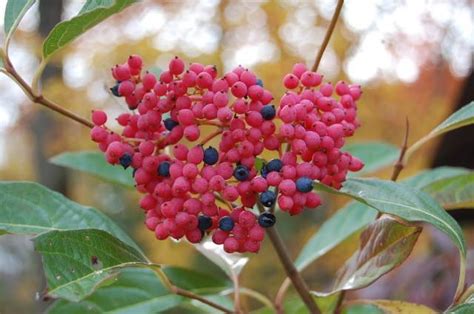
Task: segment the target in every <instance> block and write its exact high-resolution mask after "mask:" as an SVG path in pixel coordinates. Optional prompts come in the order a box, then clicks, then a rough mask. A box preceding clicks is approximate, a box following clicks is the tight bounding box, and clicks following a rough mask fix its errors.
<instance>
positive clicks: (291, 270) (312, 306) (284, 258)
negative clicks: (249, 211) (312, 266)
mask: <svg viewBox="0 0 474 314" xmlns="http://www.w3.org/2000/svg"><path fill="white" fill-rule="evenodd" d="M257 206H258V209H259V211H260V212H263V211H265V209H264V208H263V206H262V204H260V203H258V202H257ZM267 234H268V237H269V238H270V241H271V242H272V244H273V247H274V248H275V251H276V252H277V255H278V258H279V259H280V262H281V263H282V265H283V268H285V271H286V274H287V276H288V277H289V278H290V280H291V282H292V283H293V286H294V287H295V289H296V291H297V292H298V294H299V295H300V297H301V299H302V300H303V302H304V303H305V305H306V307H307V308H308V310H309V312H310V313H311V314H319V313H321V312H320V310H319V308H318V306H317V305H316V303H315V302H314V299H313V297H312V296H311V294H310V293H309V288H308V286H307V285H306V283H305V282H304V280H303V278H302V277H301V274H300V273H299V272H298V270H297V269H296V267H295V265H294V264H293V262H292V261H291V257H290V255H289V254H288V249H287V247H286V246H285V244H284V243H283V241H282V239H281V237H280V235H279V234H278V231H277V230H276V229H275V227H274V226H273V227H270V228H267Z"/></svg>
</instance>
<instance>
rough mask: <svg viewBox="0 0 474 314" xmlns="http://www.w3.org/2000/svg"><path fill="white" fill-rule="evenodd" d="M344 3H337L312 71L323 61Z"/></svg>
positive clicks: (342, 0)
mask: <svg viewBox="0 0 474 314" xmlns="http://www.w3.org/2000/svg"><path fill="white" fill-rule="evenodd" d="M343 4H344V0H338V1H337V5H336V10H335V11H334V14H333V16H332V19H331V23H330V24H329V27H328V30H327V31H326V35H325V36H324V40H323V43H322V44H321V48H319V51H318V55H317V56H316V60H315V61H314V64H313V67H312V68H311V71H313V72H316V71H317V70H318V67H319V63H320V62H321V59H322V58H323V54H324V51H325V50H326V47H327V46H328V43H329V39H331V35H332V33H333V31H334V28H335V27H336V23H337V19H338V18H339V15H340V14H341V9H342V5H343Z"/></svg>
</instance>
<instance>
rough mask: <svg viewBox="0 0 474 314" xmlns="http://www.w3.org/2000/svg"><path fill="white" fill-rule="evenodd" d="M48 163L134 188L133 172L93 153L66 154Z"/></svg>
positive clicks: (99, 154)
mask: <svg viewBox="0 0 474 314" xmlns="http://www.w3.org/2000/svg"><path fill="white" fill-rule="evenodd" d="M50 162H51V163H53V164H55V165H58V166H63V167H67V168H71V169H74V170H79V171H83V172H86V173H89V174H91V175H93V176H96V177H98V178H100V179H102V180H104V181H107V182H110V183H114V184H119V185H121V186H124V187H127V188H133V187H134V184H135V182H134V180H133V176H132V173H133V170H132V169H131V168H128V169H126V170H125V169H123V168H122V167H121V166H112V165H111V164H109V163H107V161H106V160H105V158H104V154H102V153H100V152H93V151H79V152H66V153H62V154H59V155H56V156H54V157H52V158H51V159H50Z"/></svg>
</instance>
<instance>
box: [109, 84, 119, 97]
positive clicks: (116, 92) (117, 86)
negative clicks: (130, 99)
mask: <svg viewBox="0 0 474 314" xmlns="http://www.w3.org/2000/svg"><path fill="white" fill-rule="evenodd" d="M118 88H119V84H118V83H117V84H115V85H114V86H113V87H111V88H110V91H111V92H112V95H114V96H115V97H120V93H119V91H118Z"/></svg>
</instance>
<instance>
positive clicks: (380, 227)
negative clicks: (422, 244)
mask: <svg viewBox="0 0 474 314" xmlns="http://www.w3.org/2000/svg"><path fill="white" fill-rule="evenodd" d="M420 233H421V227H415V226H407V225H404V224H401V223H399V222H397V221H396V220H394V219H393V218H391V217H389V216H382V217H381V218H380V219H377V220H376V221H374V222H373V223H372V224H370V225H369V226H368V227H367V229H365V230H364V231H363V232H362V234H361V236H360V245H359V249H358V251H356V252H355V253H354V255H353V256H352V257H351V258H350V259H349V260H348V261H347V262H346V265H345V266H344V268H343V269H342V270H341V271H340V273H339V276H338V278H337V280H336V283H335V286H334V288H333V289H332V291H331V292H330V293H334V292H337V291H342V290H353V289H359V288H362V287H366V286H368V285H369V284H371V283H372V282H374V281H375V280H377V279H378V278H379V277H381V276H382V275H384V274H386V273H387V272H389V271H391V270H392V269H393V268H395V267H397V266H398V265H400V264H401V263H402V262H403V261H404V260H405V259H406V258H407V257H408V256H409V255H410V253H411V251H412V249H413V246H414V245H415V243H416V240H417V239H418V236H419V235H420Z"/></svg>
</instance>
